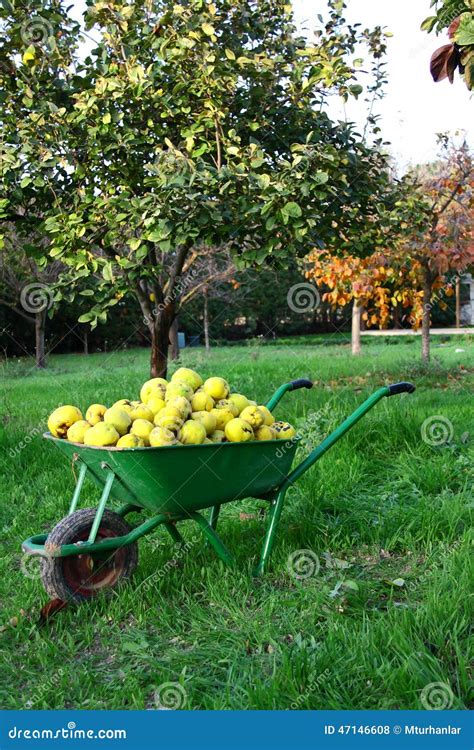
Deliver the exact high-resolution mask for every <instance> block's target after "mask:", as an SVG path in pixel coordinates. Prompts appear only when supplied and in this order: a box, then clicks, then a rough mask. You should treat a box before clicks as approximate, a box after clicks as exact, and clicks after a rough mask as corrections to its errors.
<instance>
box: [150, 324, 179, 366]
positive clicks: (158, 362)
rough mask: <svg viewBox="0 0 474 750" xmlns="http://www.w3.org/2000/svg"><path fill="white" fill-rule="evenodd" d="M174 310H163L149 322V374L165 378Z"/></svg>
mask: <svg viewBox="0 0 474 750" xmlns="http://www.w3.org/2000/svg"><path fill="white" fill-rule="evenodd" d="M173 318H174V310H173V312H171V311H165V310H163V311H162V312H161V313H160V315H159V316H158V318H157V319H155V320H154V321H153V323H152V324H151V330H150V333H151V354H150V376H151V377H152V378H166V374H167V371H168V347H169V342H170V330H171V325H172V321H173Z"/></svg>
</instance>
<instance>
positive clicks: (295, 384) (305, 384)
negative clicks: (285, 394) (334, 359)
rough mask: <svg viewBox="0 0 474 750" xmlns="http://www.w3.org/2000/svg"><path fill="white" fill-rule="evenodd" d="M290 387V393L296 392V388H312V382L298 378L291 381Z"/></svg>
mask: <svg viewBox="0 0 474 750" xmlns="http://www.w3.org/2000/svg"><path fill="white" fill-rule="evenodd" d="M290 385H291V388H290V391H296V390H298V388H312V387H313V381H312V380H308V379H307V378H300V379H299V380H292V381H291V383H290Z"/></svg>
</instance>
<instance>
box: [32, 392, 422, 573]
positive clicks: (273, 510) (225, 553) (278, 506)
mask: <svg viewBox="0 0 474 750" xmlns="http://www.w3.org/2000/svg"><path fill="white" fill-rule="evenodd" d="M312 386H313V383H312V382H311V381H310V380H306V379H301V380H295V381H292V382H290V383H285V384H284V385H282V386H280V388H278V390H277V391H276V392H275V394H274V395H273V396H272V397H271V398H270V400H269V401H268V402H267V408H268V409H269V410H270V411H272V410H273V409H274V408H275V407H276V406H277V404H278V403H279V402H280V400H281V399H282V398H283V396H284V395H285V393H287V392H289V391H294V390H297V389H299V388H312ZM414 390H415V386H414V385H412V384H411V383H405V382H402V383H396V384H394V385H389V386H385V387H383V388H380V389H378V390H377V391H375V393H373V394H372V395H371V396H369V398H367V399H366V400H365V401H364V402H363V403H362V404H361V405H360V406H359V407H358V408H357V409H356V410H355V411H354V412H353V413H352V414H351V415H350V416H349V417H347V419H345V420H344V421H343V422H342V424H340V425H339V427H337V428H336V429H335V430H334V431H333V432H332V433H331V434H330V435H328V437H326V438H325V439H324V440H323V441H322V442H321V443H320V445H319V446H317V447H316V448H315V449H314V450H312V451H311V453H310V454H309V455H308V456H307V457H306V458H305V459H304V460H303V461H302V462H301V463H300V464H298V466H296V467H295V468H294V469H293V470H291V471H290V472H289V473H288V474H287V475H286V476H285V477H284V478H283V479H282V480H281V481H280V482H279V483H278V484H277V486H276V487H275V488H274V489H273V490H271V491H270V492H268V493H266V494H261V495H254V494H252V492H251V489H250V490H249V493H248V495H247V496H249V497H257V498H261V499H265V500H267V501H268V502H269V512H268V519H267V527H266V532H265V537H264V541H263V545H262V549H261V553H260V559H259V562H258V565H257V567H256V569H255V574H256V575H262V574H263V573H264V571H265V569H266V566H267V564H268V560H269V557H270V555H271V552H272V549H273V545H274V542H275V537H276V534H277V530H278V525H279V522H280V518H281V513H282V510H283V506H284V501H285V496H286V493H287V491H288V489H289V488H290V487H291V486H292V485H293V484H294V483H295V482H296V481H297V480H298V479H299V478H300V477H301V476H302V475H303V474H304V473H305V472H306V471H308V469H310V468H311V467H312V466H313V465H314V464H315V463H316V461H318V460H319V459H320V458H321V457H322V456H323V455H324V454H325V453H327V451H328V450H329V449H330V448H332V446H333V445H335V443H337V442H338V441H339V440H340V439H341V438H342V437H343V436H344V435H345V434H346V433H347V432H348V431H349V430H350V429H351V428H352V427H353V426H354V425H355V424H357V422H359V420H360V419H362V417H364V416H365V415H366V414H367V412H369V411H370V410H371V409H372V408H373V407H374V406H375V405H376V404H377V403H378V402H379V401H381V399H383V398H385V397H389V396H394V395H396V394H399V393H413V391H414ZM46 437H49V438H50V439H51V436H49V435H48V434H46ZM299 440H300V438H298V436H297V437H296V438H293V439H291V440H289V441H283V440H282V441H279V443H281V449H282V450H285V451H288V453H289V455H290V459H291V460H292V458H293V456H294V453H295V452H296V448H297V445H298V442H299ZM262 442H267V441H262ZM268 442H272V443H273V444H274V441H268ZM213 447H214V448H215V447H216V446H215V445H214V446H213ZM220 447H221V448H224V449H225V450H232V449H233V447H234V448H235V447H236V444H232V443H229V444H223V445H220ZM249 447H250V446H249ZM209 448H211V446H210V445H202V446H188V450H189V449H194V450H196V449H201V450H206V449H209ZM82 450H88V448H86V447H84V448H82ZM90 450H96V449H94V448H90ZM130 450H136V449H130ZM138 450H146V449H138ZM156 450H159V451H163V450H173V451H174V450H179V451H183V450H185V449H183V448H182V447H179V446H178V447H174V446H171V447H166V448H158V449H156ZM120 452H122V451H120ZM124 452H127V449H126V450H125V451H124ZM75 460H77V461H78V462H79V464H80V468H79V475H78V478H77V481H76V486H75V489H74V492H73V496H72V500H71V503H70V506H69V511H68V515H71V514H72V513H74V512H75V511H76V509H77V507H78V504H79V499H80V495H81V490H82V487H83V484H84V480H85V478H86V476H87V472H88V466H87V464H86V463H84V461H82V460H81V459H80V454H75ZM101 467H102V469H103V470H104V472H105V479H104V480H103V490H102V494H101V497H100V500H99V503H98V506H97V511H96V514H95V517H94V520H93V523H92V526H91V530H90V533H89V538H88V540H87V541H85V542H76V543H74V544H63V545H61V546H59V547H54V548H51V547H48V544H46V540H47V537H48V535H47V534H37V535H35V536H32V537H30V538H28V539H26V540H25V541H24V542H23V544H22V548H23V551H24V552H26V553H27V554H30V555H39V556H42V557H45V558H54V557H68V556H72V555H80V554H94V553H103V552H105V553H106V552H108V551H110V552H114V551H115V550H117V549H118V548H120V547H122V546H124V545H128V544H132V543H134V542H136V541H137V540H138V539H140V538H141V537H143V536H145V535H147V534H149V533H150V532H152V531H153V530H154V529H155V528H156V527H158V526H160V525H162V526H164V527H165V529H166V530H167V531H168V533H169V534H170V535H171V537H172V538H173V540H174V541H175V542H179V543H184V539H183V537H182V536H181V534H180V532H179V530H178V529H177V527H176V524H177V523H178V522H181V521H190V520H191V521H194V522H195V523H196V524H197V525H198V526H199V527H200V529H201V531H202V532H203V533H204V535H205V537H206V538H207V540H208V542H209V543H210V545H211V546H212V547H213V549H214V551H215V552H216V554H217V556H218V557H219V558H220V559H221V560H222V561H223V562H224V563H225V564H227V565H234V563H235V559H234V557H233V555H232V554H231V553H230V552H229V550H228V549H227V548H226V546H225V545H224V543H223V541H222V540H221V538H220V537H219V536H218V534H217V531H216V528H217V521H218V517H219V513H220V509H221V503H216V504H214V505H213V506H212V507H211V510H210V516H209V519H208V520H207V519H206V518H204V516H203V515H201V513H199V512H198V511H197V510H183V512H180V513H158V514H156V515H155V516H153V517H152V518H149V519H147V520H146V521H144V522H143V523H141V524H139V525H138V526H136V527H134V528H132V529H131V531H130V532H129V533H128V534H125V535H123V536H117V537H112V538H106V539H101V540H100V541H96V539H97V533H98V531H99V528H100V524H101V520H102V517H103V514H104V511H105V508H106V506H107V503H108V501H109V497H110V495H111V491H112V488H113V484H114V481H115V480H116V479H117V476H116V473H115V471H114V469H113V467H111V466H110V465H109V464H108V463H107V462H102V464H101ZM239 499H241V498H239ZM230 501H231V500H226V502H230ZM201 507H202V508H204V507H208V506H206V505H204V504H203V505H202V506H201ZM143 509H144V506H142V505H139V504H135V503H126V504H124V505H123V506H122V507H121V508H119V510H118V511H116V512H117V513H118V514H119V515H120V516H122V517H125V516H126V515H127V514H129V513H132V512H140V511H142V510H143Z"/></svg>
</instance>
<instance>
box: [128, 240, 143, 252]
mask: <svg viewBox="0 0 474 750" xmlns="http://www.w3.org/2000/svg"><path fill="white" fill-rule="evenodd" d="M141 244H142V241H141V239H140V238H139V237H132V239H130V240H129V241H128V246H129V248H130V250H133V251H134V252H135V250H138V248H139V247H140V245H141Z"/></svg>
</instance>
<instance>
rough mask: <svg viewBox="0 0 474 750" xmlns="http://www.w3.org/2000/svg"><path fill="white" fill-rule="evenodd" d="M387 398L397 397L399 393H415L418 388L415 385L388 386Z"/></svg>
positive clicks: (399, 384)
mask: <svg viewBox="0 0 474 750" xmlns="http://www.w3.org/2000/svg"><path fill="white" fill-rule="evenodd" d="M387 390H388V393H387V394H386V396H397V395H398V394H399V393H414V392H415V391H416V386H414V385H413V383H393V384H392V385H388V386H387Z"/></svg>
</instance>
